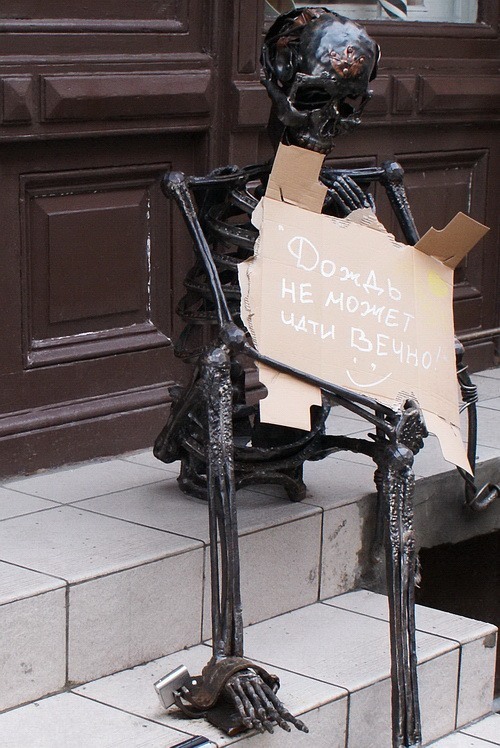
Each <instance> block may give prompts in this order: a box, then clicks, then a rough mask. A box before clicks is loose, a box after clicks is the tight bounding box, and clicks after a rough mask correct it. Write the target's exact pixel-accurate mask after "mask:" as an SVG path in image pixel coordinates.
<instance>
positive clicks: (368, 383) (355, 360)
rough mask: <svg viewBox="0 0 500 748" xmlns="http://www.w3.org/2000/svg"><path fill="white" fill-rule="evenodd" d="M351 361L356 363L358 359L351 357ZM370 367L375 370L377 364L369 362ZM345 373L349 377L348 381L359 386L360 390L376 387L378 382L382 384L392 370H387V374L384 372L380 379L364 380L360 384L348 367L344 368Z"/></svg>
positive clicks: (390, 375) (390, 374)
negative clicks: (364, 381)
mask: <svg viewBox="0 0 500 748" xmlns="http://www.w3.org/2000/svg"><path fill="white" fill-rule="evenodd" d="M353 362H354V363H355V364H357V362H358V360H357V358H356V357H354V358H353ZM370 369H371V370H372V371H373V372H375V371H376V369H377V364H370ZM346 374H347V376H348V377H349V379H350V381H351V382H352V383H353V384H354V385H355V386H356V387H359V388H360V389H362V390H365V389H370V388H371V387H377V386H378V385H379V384H382V382H386V381H387V380H388V379H389V378H390V377H392V371H391V372H389V374H386V375H385V376H383V377H381V378H380V379H377V380H374V381H373V382H366V383H365V384H362V383H361V382H357V381H356V380H355V379H354V377H353V376H352V374H351V372H350V371H349V369H346Z"/></svg>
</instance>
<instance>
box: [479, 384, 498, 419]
mask: <svg viewBox="0 0 500 748" xmlns="http://www.w3.org/2000/svg"><path fill="white" fill-rule="evenodd" d="M498 389H499V390H500V385H499V386H498ZM479 408H481V409H482V408H489V409H490V410H491V409H493V410H500V397H492V398H491V399H489V400H482V401H481V402H480V403H479ZM479 418H481V416H479Z"/></svg>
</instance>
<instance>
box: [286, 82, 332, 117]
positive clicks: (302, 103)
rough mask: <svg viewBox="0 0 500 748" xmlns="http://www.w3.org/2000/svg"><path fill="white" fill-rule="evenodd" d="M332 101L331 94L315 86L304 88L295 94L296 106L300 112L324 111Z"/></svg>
mask: <svg viewBox="0 0 500 748" xmlns="http://www.w3.org/2000/svg"><path fill="white" fill-rule="evenodd" d="M331 100H332V96H331V94H329V93H328V91H325V89H324V88H320V87H315V86H303V87H301V88H299V89H298V91H297V93H296V94H295V100H294V102H293V103H294V106H295V108H296V109H298V110H299V111H300V112H312V111H313V110H314V109H322V108H323V107H324V106H326V105H327V104H329V103H330V101H331Z"/></svg>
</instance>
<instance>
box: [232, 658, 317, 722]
mask: <svg viewBox="0 0 500 748" xmlns="http://www.w3.org/2000/svg"><path fill="white" fill-rule="evenodd" d="M224 695H225V696H227V697H228V698H229V699H230V700H231V701H232V702H233V704H234V705H235V706H236V708H237V710H238V713H239V715H240V717H241V721H242V723H243V724H244V725H245V727H247V728H248V729H251V728H252V727H253V728H254V729H255V730H258V731H259V732H264V731H265V730H267V732H274V725H278V726H279V727H281V728H282V729H283V730H285V731H286V732H290V730H291V728H290V724H292V725H294V727H296V728H297V730H300V731H301V732H309V730H308V728H307V727H306V726H305V724H304V723H303V722H302V721H301V720H300V719H297V718H296V717H294V716H293V715H292V714H290V712H289V711H288V709H287V708H286V707H285V706H284V705H283V704H282V703H281V701H280V700H279V699H278V697H277V696H276V692H275V690H274V689H273V688H271V687H270V686H269V685H268V684H267V683H265V682H264V681H263V680H262V678H261V677H260V675H258V674H257V673H256V672H255V670H253V668H249V669H248V670H242V671H241V672H239V673H236V675H233V676H232V677H231V678H230V679H229V680H228V681H227V683H226V685H225V687H224ZM289 723H290V724H289Z"/></svg>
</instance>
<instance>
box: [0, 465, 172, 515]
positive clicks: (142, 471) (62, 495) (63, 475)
mask: <svg viewBox="0 0 500 748" xmlns="http://www.w3.org/2000/svg"><path fill="white" fill-rule="evenodd" d="M163 479H164V477H163V473H162V472H160V471H158V470H155V469H153V468H148V467H147V466H145V465H140V464H135V463H132V462H128V461H125V460H120V459H114V460H104V461H102V462H97V461H96V462H89V463H85V464H83V465H79V466H78V467H74V468H65V469H63V470H55V471H51V472H47V473H42V474H38V475H33V476H31V477H29V478H22V479H21V480H14V481H9V482H8V483H6V484H5V487H6V488H11V489H14V490H16V491H20V492H21V493H26V494H30V495H32V496H38V497H40V498H44V499H51V500H52V501H58V502H61V503H64V504H66V503H69V502H73V501H79V500H81V499H87V498H89V497H91V496H101V495H102V494H107V493H112V492H113V491H121V490H123V489H125V488H131V487H132V486H142V485H144V484H146V483H154V482H155V481H161V480H163Z"/></svg>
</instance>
